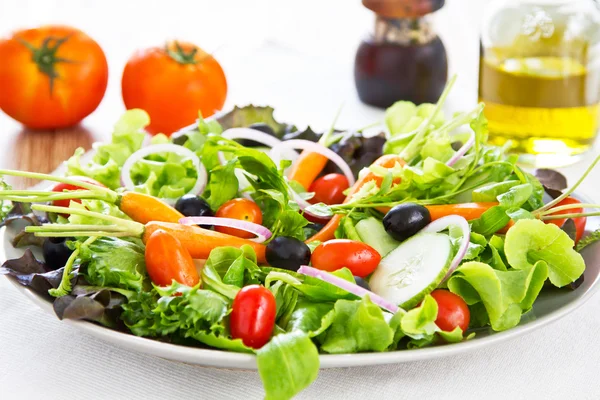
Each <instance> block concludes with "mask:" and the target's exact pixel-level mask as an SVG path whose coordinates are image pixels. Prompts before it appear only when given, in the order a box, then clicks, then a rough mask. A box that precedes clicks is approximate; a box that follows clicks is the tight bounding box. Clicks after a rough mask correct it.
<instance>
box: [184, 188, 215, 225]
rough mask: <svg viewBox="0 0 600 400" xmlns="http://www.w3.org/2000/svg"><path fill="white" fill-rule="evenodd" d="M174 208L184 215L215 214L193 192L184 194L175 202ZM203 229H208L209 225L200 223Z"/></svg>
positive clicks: (204, 201)
mask: <svg viewBox="0 0 600 400" xmlns="http://www.w3.org/2000/svg"><path fill="white" fill-rule="evenodd" d="M175 209H176V210H177V211H179V212H180V213H182V214H183V215H185V216H186V217H212V216H214V215H215V214H214V213H213V212H212V210H211V209H210V206H209V205H208V203H207V202H206V200H204V199H203V198H202V197H200V196H196V195H195V194H184V195H183V196H181V197H180V198H179V199H178V200H177V202H176V203H175ZM200 226H201V227H202V228H204V229H210V228H211V226H210V225H200Z"/></svg>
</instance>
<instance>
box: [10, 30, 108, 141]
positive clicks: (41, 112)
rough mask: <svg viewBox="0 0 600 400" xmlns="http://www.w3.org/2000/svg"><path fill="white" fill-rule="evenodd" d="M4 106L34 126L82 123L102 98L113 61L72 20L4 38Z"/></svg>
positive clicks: (48, 127) (11, 115) (57, 126)
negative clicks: (110, 64)
mask: <svg viewBox="0 0 600 400" xmlns="http://www.w3.org/2000/svg"><path fill="white" fill-rule="evenodd" d="M0 60H2V61H1V62H0V88H2V89H1V90H0V109H2V110H3V111H4V112H5V113H6V114H8V115H9V116H10V117H12V118H14V119H16V120H17V121H19V122H21V123H22V124H24V125H25V126H28V127H29V128H33V129H55V128H66V127H69V126H72V125H75V124H77V123H78V122H79V121H81V120H82V119H84V118H85V117H87V116H88V115H89V114H91V113H92V111H94V110H95V109H96V107H98V105H99V104H100V101H101V100H102V98H103V97H104V92H105V91H106V84H107V83H108V63H107V61H106V56H105V55H104V52H103V51H102V48H100V46H99V45H98V43H96V42H95V41H94V40H93V39H92V38H90V37H89V36H88V35H86V34H85V33H83V32H81V31H80V30H78V29H75V28H71V27H68V26H42V27H39V28H34V29H26V30H20V31H17V32H15V33H13V34H12V35H10V36H9V37H7V38H5V39H0Z"/></svg>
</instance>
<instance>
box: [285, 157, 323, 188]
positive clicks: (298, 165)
mask: <svg viewBox="0 0 600 400" xmlns="http://www.w3.org/2000/svg"><path fill="white" fill-rule="evenodd" d="M327 161H329V159H328V158H327V157H325V156H324V155H322V154H319V153H315V152H313V151H308V150H304V151H302V153H300V157H298V159H297V160H296V162H294V164H293V165H292V167H291V169H290V172H289V173H288V178H289V179H290V180H291V181H296V182H298V183H299V184H301V185H302V186H303V187H304V189H306V190H308V188H309V187H310V185H311V184H312V183H313V182H314V181H315V179H317V176H319V174H320V173H321V171H323V168H325V165H326V164H327Z"/></svg>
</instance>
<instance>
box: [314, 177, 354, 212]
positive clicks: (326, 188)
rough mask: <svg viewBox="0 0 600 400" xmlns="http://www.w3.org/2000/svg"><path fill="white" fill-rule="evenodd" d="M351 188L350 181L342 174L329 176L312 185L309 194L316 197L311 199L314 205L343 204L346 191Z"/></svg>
mask: <svg viewBox="0 0 600 400" xmlns="http://www.w3.org/2000/svg"><path fill="white" fill-rule="evenodd" d="M349 187H350V184H349V183H348V179H347V178H346V177H345V176H344V175H342V174H327V175H324V176H322V177H320V178H319V179H317V180H316V181H314V182H313V183H312V185H310V188H309V189H308V191H309V192H314V193H315V196H314V197H313V198H312V199H310V202H311V203H312V204H317V203H325V204H327V205H334V204H341V203H343V202H344V199H345V198H346V196H344V191H345V190H346V189H348V188H349Z"/></svg>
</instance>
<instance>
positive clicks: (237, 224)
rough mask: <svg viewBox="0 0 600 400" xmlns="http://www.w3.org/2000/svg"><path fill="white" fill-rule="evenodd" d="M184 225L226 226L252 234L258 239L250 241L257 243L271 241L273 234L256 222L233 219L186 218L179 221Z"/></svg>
mask: <svg viewBox="0 0 600 400" xmlns="http://www.w3.org/2000/svg"><path fill="white" fill-rule="evenodd" d="M179 223H180V224H182V225H215V226H224V227H227V228H235V229H240V230H242V231H246V232H250V233H252V234H254V235H256V236H257V237H255V238H253V239H249V240H251V241H253V242H256V243H263V242H265V241H266V240H269V238H270V237H271V236H273V234H272V233H271V231H270V230H268V229H267V228H265V227H264V226H262V225H259V224H255V223H254V222H249V221H242V220H240V219H233V218H220V217H185V218H181V219H180V220H179Z"/></svg>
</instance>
